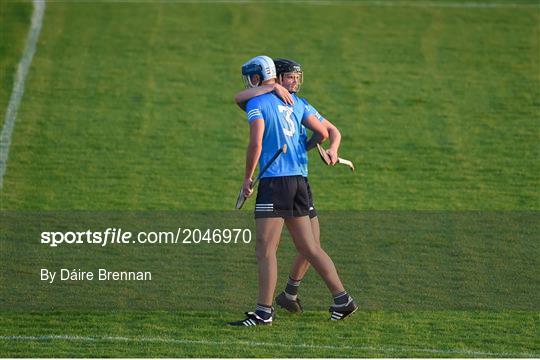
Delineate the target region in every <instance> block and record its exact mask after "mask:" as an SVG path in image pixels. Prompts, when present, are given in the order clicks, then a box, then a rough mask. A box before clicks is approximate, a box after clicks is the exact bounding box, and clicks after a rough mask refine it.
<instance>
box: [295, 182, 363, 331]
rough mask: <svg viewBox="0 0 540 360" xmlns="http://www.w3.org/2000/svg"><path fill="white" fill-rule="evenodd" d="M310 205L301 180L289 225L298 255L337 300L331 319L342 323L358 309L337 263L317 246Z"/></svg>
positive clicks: (332, 307) (304, 185) (305, 187)
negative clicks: (309, 210)
mask: <svg viewBox="0 0 540 360" xmlns="http://www.w3.org/2000/svg"><path fill="white" fill-rule="evenodd" d="M308 202H309V196H308V191H307V183H306V180H305V179H304V178H301V179H299V183H298V191H297V193H296V196H295V204H294V209H295V211H294V212H295V216H294V217H290V218H286V219H285V224H286V225H287V228H288V230H289V232H290V233H291V236H292V237H293V241H294V245H295V246H296V249H297V250H298V252H299V253H300V254H302V255H303V256H304V257H305V258H306V260H308V261H309V262H310V263H311V265H312V266H313V267H314V268H315V270H316V271H317V273H319V275H320V276H321V277H322V279H323V280H324V282H325V283H326V285H327V287H328V289H329V290H330V292H331V293H332V296H333V297H334V304H333V305H332V306H331V307H330V312H331V319H332V320H341V319H343V318H345V317H347V316H348V315H350V314H352V313H354V312H355V311H356V310H357V308H358V307H357V306H356V304H355V302H354V300H353V299H352V298H351V297H350V296H349V294H348V293H347V292H346V291H345V289H344V287H343V284H342V283H341V280H340V278H339V275H338V273H337V270H336V267H335V265H334V262H333V261H332V259H331V258H330V256H328V254H327V253H326V252H325V251H324V250H323V249H322V248H321V245H320V243H317V242H315V238H314V236H313V230H312V227H311V221H310V220H309V217H308V216H307V215H308V213H309V212H308V211H307V209H309V207H308V206H307V203H308Z"/></svg>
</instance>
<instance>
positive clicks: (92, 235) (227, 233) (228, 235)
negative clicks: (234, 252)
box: [40, 227, 252, 247]
mask: <svg viewBox="0 0 540 360" xmlns="http://www.w3.org/2000/svg"><path fill="white" fill-rule="evenodd" d="M251 239H252V233H251V229H245V228H244V229H242V228H235V229H198V228H194V229H192V228H180V227H179V228H177V230H176V231H138V232H131V231H124V230H122V229H121V228H107V229H105V230H104V231H92V230H86V231H43V232H41V238H40V243H41V244H45V245H48V246H50V247H57V246H59V245H64V244H65V245H75V244H93V245H99V246H107V245H111V244H114V245H127V244H151V245H168V244H173V245H174V244H179V245H193V244H249V243H250V242H251Z"/></svg>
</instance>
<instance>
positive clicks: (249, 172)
mask: <svg viewBox="0 0 540 360" xmlns="http://www.w3.org/2000/svg"><path fill="white" fill-rule="evenodd" d="M263 134H264V120H263V119H262V118H258V119H255V120H253V121H251V123H250V124H249V144H248V147H247V150H246V172H245V174H244V183H243V185H242V189H243V190H244V195H245V196H246V197H250V196H251V195H252V194H253V189H252V188H251V184H252V183H253V174H254V173H255V169H256V168H257V163H258V162H259V157H260V156H261V151H262V138H263Z"/></svg>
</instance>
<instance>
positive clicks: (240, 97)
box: [234, 83, 293, 110]
mask: <svg viewBox="0 0 540 360" xmlns="http://www.w3.org/2000/svg"><path fill="white" fill-rule="evenodd" d="M272 91H275V92H276V95H277V96H279V98H280V99H281V100H283V102H284V103H285V104H289V105H292V104H293V99H292V96H291V94H290V93H289V91H287V89H285V88H284V87H283V86H281V85H279V84H278V83H274V84H266V85H262V86H257V87H254V88H250V89H246V90H242V91H240V92H239V93H238V94H236V95H235V96H234V102H235V103H236V105H238V106H239V107H240V109H242V110H245V109H246V104H247V102H248V101H249V99H251V98H254V97H255V96H259V95H264V94H267V93H269V92H272Z"/></svg>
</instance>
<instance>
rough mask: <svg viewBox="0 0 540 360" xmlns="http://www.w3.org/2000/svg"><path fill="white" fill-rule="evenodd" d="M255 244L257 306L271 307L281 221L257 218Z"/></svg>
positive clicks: (276, 271) (275, 279)
mask: <svg viewBox="0 0 540 360" xmlns="http://www.w3.org/2000/svg"><path fill="white" fill-rule="evenodd" d="M255 223H256V227H257V243H256V245H255V253H256V255H257V262H258V264H259V298H258V304H259V305H263V306H267V307H271V306H272V299H273V297H274V291H275V289H276V283H277V273H278V269H277V256H276V252H277V247H278V245H279V240H280V237H281V230H282V228H283V219H282V218H280V217H274V218H259V219H256V220H255Z"/></svg>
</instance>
